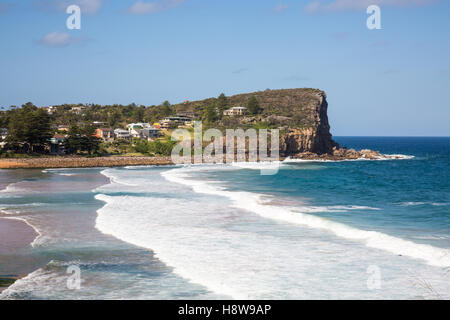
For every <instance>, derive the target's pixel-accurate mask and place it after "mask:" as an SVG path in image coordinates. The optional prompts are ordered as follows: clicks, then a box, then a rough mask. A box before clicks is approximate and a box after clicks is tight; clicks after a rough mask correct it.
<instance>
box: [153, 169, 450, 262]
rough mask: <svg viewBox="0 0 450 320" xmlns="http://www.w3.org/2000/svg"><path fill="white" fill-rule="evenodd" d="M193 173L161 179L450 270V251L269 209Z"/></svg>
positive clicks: (176, 172)
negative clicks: (192, 177)
mask: <svg viewBox="0 0 450 320" xmlns="http://www.w3.org/2000/svg"><path fill="white" fill-rule="evenodd" d="M207 169H208V168H207ZM192 170H194V169H193V168H186V167H183V168H176V169H172V170H169V171H165V172H162V173H161V175H162V176H163V177H164V178H166V179H167V180H168V181H171V182H174V183H179V184H182V185H186V186H190V187H191V188H192V189H193V190H194V191H195V192H198V193H203V194H210V195H218V196H223V197H227V198H229V199H231V200H232V201H233V205H234V206H235V207H237V208H240V209H244V210H247V211H250V212H254V213H256V214H258V215H260V216H262V217H264V218H268V219H272V220H279V221H284V222H289V223H295V224H300V225H305V226H308V227H311V228H315V229H324V230H327V231H329V232H332V233H334V234H335V235H337V236H339V237H342V238H346V239H351V240H356V241H362V242H363V243H364V244H365V245H366V246H367V247H370V248H376V249H380V250H384V251H388V252H391V253H393V254H396V255H404V256H408V257H411V258H415V259H421V260H424V261H425V262H426V263H427V264H429V265H432V266H436V267H449V266H450V250H446V249H442V248H436V247H433V246H430V245H426V244H417V243H414V242H412V241H408V240H404V239H401V238H397V237H394V236H389V235H386V234H384V233H381V232H377V231H367V230H360V229H357V228H354V227H350V226H347V225H345V224H342V223H339V222H334V221H331V220H329V219H326V218H322V217H317V216H314V215H310V214H305V213H303V212H301V211H299V210H301V208H283V207H279V206H271V205H267V204H264V200H263V199H262V197H263V195H261V194H255V193H250V192H236V191H233V192H232V191H226V190H224V189H223V188H222V187H219V186H215V185H211V184H208V183H207V182H204V181H200V180H192V179H189V178H190V177H189V172H190V171H192ZM196 170H202V168H201V167H200V168H196ZM297 210H298V211H297Z"/></svg>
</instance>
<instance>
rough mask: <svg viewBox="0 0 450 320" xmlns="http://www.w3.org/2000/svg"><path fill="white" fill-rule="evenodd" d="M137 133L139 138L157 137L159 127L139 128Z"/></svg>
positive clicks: (149, 138)
mask: <svg viewBox="0 0 450 320" xmlns="http://www.w3.org/2000/svg"><path fill="white" fill-rule="evenodd" d="M139 133H140V136H139V138H141V139H147V140H153V139H155V138H158V137H159V129H158V128H155V127H150V128H144V129H141V130H140V132H139Z"/></svg>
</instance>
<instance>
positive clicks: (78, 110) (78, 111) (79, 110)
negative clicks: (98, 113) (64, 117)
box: [70, 106, 86, 114]
mask: <svg viewBox="0 0 450 320" xmlns="http://www.w3.org/2000/svg"><path fill="white" fill-rule="evenodd" d="M85 110H86V107H85V106H76V107H72V108H71V109H70V111H72V112H73V113H76V114H82V113H83V112H84V111H85Z"/></svg>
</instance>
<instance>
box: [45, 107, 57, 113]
mask: <svg viewBox="0 0 450 320" xmlns="http://www.w3.org/2000/svg"><path fill="white" fill-rule="evenodd" d="M42 109H44V110H45V111H47V113H48V114H53V113H54V112H55V111H56V107H54V106H48V107H42Z"/></svg>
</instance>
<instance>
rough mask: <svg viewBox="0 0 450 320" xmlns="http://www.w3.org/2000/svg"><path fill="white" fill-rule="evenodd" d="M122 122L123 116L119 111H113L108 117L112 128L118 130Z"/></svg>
mask: <svg viewBox="0 0 450 320" xmlns="http://www.w3.org/2000/svg"><path fill="white" fill-rule="evenodd" d="M121 121H122V114H121V113H120V112H119V111H118V110H114V111H112V112H111V113H110V114H109V116H108V123H109V126H110V127H111V128H116V127H117V126H118V125H119V123H120V122H121Z"/></svg>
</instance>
